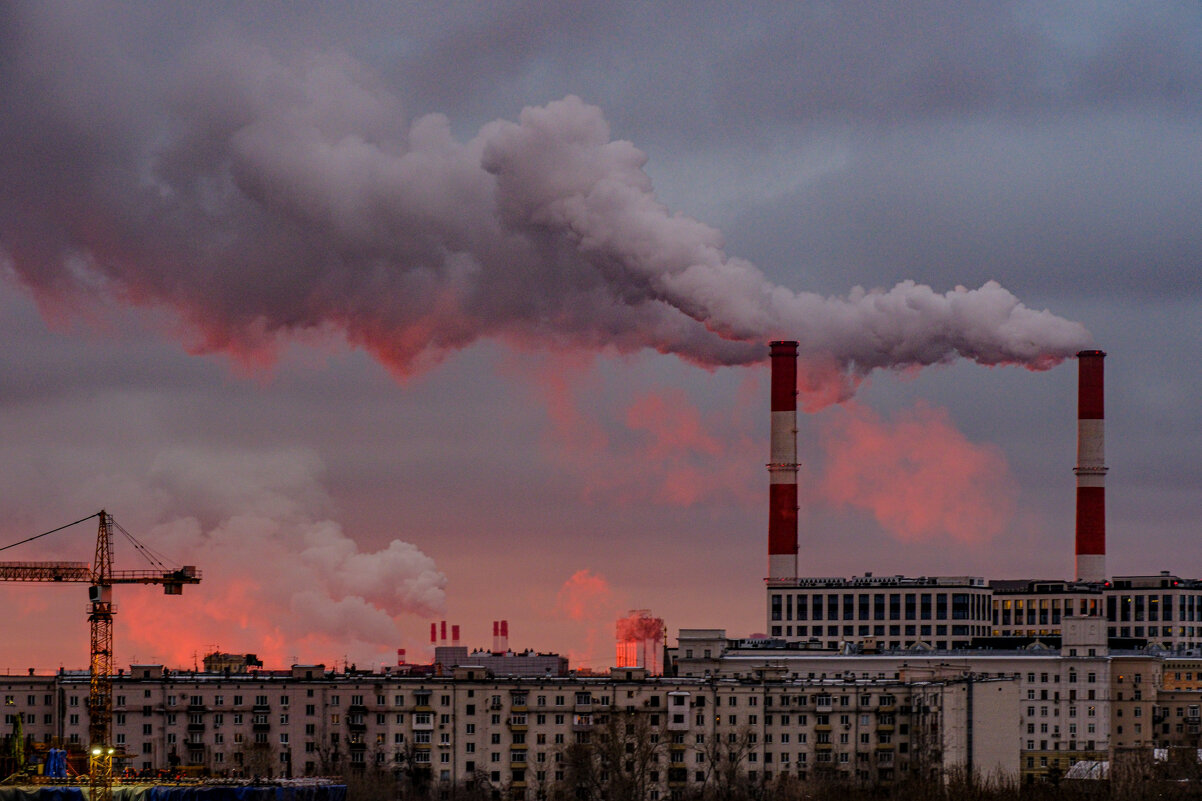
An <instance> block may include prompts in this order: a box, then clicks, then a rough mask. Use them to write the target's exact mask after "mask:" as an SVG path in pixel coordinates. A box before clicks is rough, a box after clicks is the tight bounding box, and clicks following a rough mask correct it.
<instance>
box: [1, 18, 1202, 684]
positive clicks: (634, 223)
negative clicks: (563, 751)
mask: <svg viewBox="0 0 1202 801" xmlns="http://www.w3.org/2000/svg"><path fill="white" fill-rule="evenodd" d="M0 108H2V109H3V110H4V112H3V114H0V342H2V343H3V345H2V346H0V457H2V458H3V462H4V464H5V469H4V470H2V471H0V508H3V509H4V514H3V515H2V516H0V546H2V545H6V544H8V543H13V542H16V541H18V540H21V539H24V538H26V537H29V536H32V535H35V534H38V533H41V532H43V531H47V530H49V529H52V528H55V527H57V526H59V525H62V524H63V523H67V522H70V521H72V520H76V519H79V518H81V517H84V516H85V515H87V514H91V513H94V512H96V511H98V510H99V509H102V508H103V509H106V510H107V511H108V512H110V513H111V514H113V515H114V517H115V519H116V521H117V522H118V523H119V524H120V525H121V526H122V528H124V529H125V530H127V531H128V532H130V533H131V534H133V535H134V536H135V537H136V538H137V539H138V540H139V541H141V542H143V543H145V544H146V545H148V546H149V547H151V548H152V549H154V550H155V551H156V552H158V553H160V554H162V555H164V556H165V557H167V558H168V559H169V560H170V561H172V562H173V563H177V564H194V565H196V566H197V567H199V568H200V569H201V571H202V572H203V575H204V579H203V581H202V583H201V584H199V585H197V586H190V587H186V588H185V591H184V594H183V596H181V597H165V596H163V595H162V594H161V593H159V592H158V591H157V590H156V589H155V588H153V587H132V586H131V587H118V588H117V590H116V593H115V594H116V601H117V604H118V614H117V624H116V629H115V636H116V645H115V648H116V657H115V659H116V664H118V665H124V664H129V663H132V662H166V663H168V664H173V665H177V666H182V667H190V666H192V665H193V664H195V663H196V662H197V661H198V660H199V658H200V657H202V656H203V654H204V653H207V652H209V651H212V650H215V649H220V650H223V651H231V652H250V653H257V654H259V655H260V656H262V657H263V658H264V659H265V661H267V663H268V665H269V666H286V665H288V664H291V663H293V662H297V661H300V662H323V663H325V664H338V665H342V664H344V663H353V664H355V665H356V666H358V667H378V666H381V665H385V664H392V663H393V662H395V659H396V649H397V648H405V649H406V650H407V653H408V656H409V658H410V659H412V660H415V661H418V660H421V659H424V658H427V657H428V656H429V655H430V652H429V624H430V622H431V621H435V620H447V621H449V622H450V623H454V624H458V625H460V626H461V629H462V633H463V640H464V644H466V645H469V646H473V647H489V646H490V645H491V633H492V632H491V623H492V621H493V620H499V619H506V620H508V621H509V630H510V644H511V646H513V647H515V648H527V647H529V648H534V649H537V650H540V651H555V652H559V653H563V654H566V655H568V656H569V657H570V658H571V659H572V660H573V663H574V664H576V665H580V666H586V667H593V668H598V669H604V668H605V667H607V666H609V665H610V664H612V662H613V656H614V625H615V621H616V620H617V619H618V618H619V617H621V616H622V615H624V614H626V612H627V611H628V610H632V609H646V610H650V613H651V614H652V615H654V616H657V617H662V618H663V619H664V620H665V623H666V625H667V627H668V630H669V632H670V634H671V636H672V637H674V636H675V632H676V631H677V630H678V629H680V628H695V627H705V628H725V629H727V631H728V632H729V633H730V634H731V635H732V636H746V635H748V634H752V633H755V632H759V631H762V630H763V628H764V592H763V576H764V574H765V571H766V561H767V560H766V545H767V472H766V470H765V469H764V463H765V462H766V461H767V459H768V374H767V369H766V365H765V358H764V357H765V355H766V348H765V343H766V342H767V341H768V340H769V339H772V338H784V339H797V340H799V341H800V343H801V354H802V364H801V374H802V386H801V387H800V393H801V394H800V402H801V405H802V406H803V407H804V409H805V411H804V413H802V414H800V415H799V423H798V429H799V431H798V447H799V454H800V461H801V467H800V471H799V477H800V483H801V490H800V502H801V511H800V536H799V541H800V556H799V561H800V565H801V572H802V573H803V574H804V575H816V576H842V575H853V574H863V573H864V572H867V571H870V572H873V573H874V574H876V575H882V574H886V575H887V574H895V573H904V574H909V575H976V576H986V577H990V578H1018V577H1041V578H1064V577H1071V573H1072V542H1073V532H1072V525H1073V502H1074V501H1073V499H1074V491H1073V487H1074V479H1073V475H1072V469H1071V468H1072V466H1073V462H1074V459H1075V447H1076V443H1075V437H1076V426H1075V421H1074V417H1075V413H1076V404H1075V400H1076V397H1075V393H1076V371H1075V363H1074V362H1073V360H1072V358H1071V356H1072V355H1073V354H1074V353H1075V352H1076V351H1077V350H1079V349H1082V348H1101V349H1103V350H1105V351H1107V353H1108V354H1109V355H1108V357H1107V360H1106V364H1107V368H1108V369H1107V401H1106V403H1107V409H1106V412H1107V421H1108V422H1107V435H1108V436H1107V451H1108V453H1107V462H1108V464H1109V466H1110V473H1109V475H1108V478H1107V486H1108V488H1109V492H1108V531H1109V537H1108V539H1109V543H1108V546H1109V547H1108V551H1109V565H1108V566H1109V569H1110V572H1111V573H1112V574H1117V575H1122V574H1136V573H1146V572H1155V571H1159V570H1165V569H1170V570H1173V571H1176V572H1177V573H1178V574H1179V575H1185V576H1191V577H1198V576H1202V552H1199V549H1198V548H1197V546H1196V543H1197V537H1198V533H1199V532H1198V528H1197V526H1198V523H1197V521H1198V520H1199V519H1200V518H1202V514H1200V512H1202V481H1200V479H1202V469H1200V464H1199V460H1198V458H1197V454H1198V453H1199V450H1200V449H1202V420H1200V419H1199V417H1200V413H1199V407H1198V405H1197V403H1196V399H1197V398H1198V397H1199V396H1200V395H1202V379H1200V378H1199V373H1198V370H1197V369H1196V365H1197V364H1199V363H1202V336H1200V334H1202V281H1199V280H1198V277H1199V274H1200V273H1202V269H1200V268H1202V234H1200V233H1199V232H1202V166H1200V165H1202V15H1199V13H1198V9H1197V6H1196V4H1193V3H1186V2H1180V3H1170V2H1166V3H1149V4H1139V5H1132V4H1128V3H1118V2H1116V3H1105V2H1102V3H1071V2H1063V3H1062V2H1053V3H1046V2H1039V3H1035V2H1031V3H1022V2H997V3H990V4H970V3H956V2H889V3H870V2H863V3H859V2H856V3H823V2H815V3H804V4H803V3H786V2H753V3H747V4H740V5H739V6H738V7H737V8H736V7H735V6H734V5H732V4H725V3H707V2H688V3H671V2H667V3H661V4H647V3H629V2H624V1H623V0H616V2H611V3H606V4H596V3H571V2H561V3H553V2H517V1H516V0H512V1H510V2H496V3H490V4H480V3H460V2H447V3H440V4H394V3H384V2H379V3H375V2H369V1H368V0H364V2H357V3H349V4H337V5H330V4H310V3H286V4H285V3H258V4H243V3H220V2H214V3H207V4H195V3H184V2H158V3H124V4H105V3H56V4H39V3H22V2H17V3H8V4H5V5H4V7H3V8H2V9H0ZM94 538H95V523H94V521H89V522H88V523H86V524H81V525H80V526H76V527H74V528H72V529H69V530H68V531H65V532H61V533H58V534H55V535H52V536H49V537H45V538H42V539H39V540H37V541H36V542H33V543H30V544H28V545H22V546H20V547H19V548H12V549H9V550H6V551H4V553H3V557H4V558H6V559H11V560H19V561H38V560H41V561H48V560H63V561H89V560H90V559H91V556H92V551H93V546H94ZM115 549H116V557H115V566H116V567H117V568H118V569H135V568H140V567H143V566H144V565H143V564H142V563H141V562H140V561H139V560H140V557H139V556H138V554H137V553H136V552H135V550H134V548H133V547H132V546H131V544H130V543H129V542H128V541H126V540H125V539H124V537H118V539H117V541H116V545H115ZM85 598H86V596H85V595H84V588H83V587H82V586H78V587H77V586H74V585H69V586H53V587H51V586H45V585H17V584H12V585H7V586H4V587H3V588H0V601H2V602H3V603H4V604H5V605H6V606H7V607H8V608H9V609H12V610H16V613H15V614H6V615H3V616H0V643H3V645H0V668H6V669H8V670H12V671H24V670H26V669H27V668H30V667H34V668H37V669H39V670H51V669H57V668H58V667H67V668H69V669H70V668H84V667H86V665H87V659H88V654H87V648H88V646H87V641H88V632H87V622H86V619H85Z"/></svg>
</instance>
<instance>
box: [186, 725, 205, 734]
mask: <svg viewBox="0 0 1202 801" xmlns="http://www.w3.org/2000/svg"><path fill="white" fill-rule="evenodd" d="M204 730H205V725H204V724H203V723H189V724H188V731H190V732H193V731H197V732H203V731H204Z"/></svg>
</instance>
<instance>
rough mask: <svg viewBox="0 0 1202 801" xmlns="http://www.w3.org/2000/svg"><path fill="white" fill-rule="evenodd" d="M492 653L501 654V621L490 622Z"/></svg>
mask: <svg viewBox="0 0 1202 801" xmlns="http://www.w3.org/2000/svg"><path fill="white" fill-rule="evenodd" d="M492 652H493V653H494V654H499V653H501V621H499V620H494V621H493V622H492Z"/></svg>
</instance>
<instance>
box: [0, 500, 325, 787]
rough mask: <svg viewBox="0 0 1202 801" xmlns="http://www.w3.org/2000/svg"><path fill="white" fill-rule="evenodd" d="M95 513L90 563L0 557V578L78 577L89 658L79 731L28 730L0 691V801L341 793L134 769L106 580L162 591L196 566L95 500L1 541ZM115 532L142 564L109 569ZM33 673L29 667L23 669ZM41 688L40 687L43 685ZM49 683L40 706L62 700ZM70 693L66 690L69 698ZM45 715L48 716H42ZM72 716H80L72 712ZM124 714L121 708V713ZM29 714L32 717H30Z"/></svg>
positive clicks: (180, 584)
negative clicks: (84, 599) (83, 728)
mask: <svg viewBox="0 0 1202 801" xmlns="http://www.w3.org/2000/svg"><path fill="white" fill-rule="evenodd" d="M92 520H96V521H97V533H96V548H95V555H94V557H93V561H92V563H91V564H89V563H87V562H0V581H10V582H33V583H41V582H49V583H64V582H66V583H78V584H87V585H88V605H87V608H86V611H87V619H88V623H89V632H90V638H89V654H90V662H89V669H88V673H87V687H88V689H87V698H86V707H85V708H86V710H87V726H88V729H87V740H86V742H84V741H81V740H80V738H79V737H78V735H76V734H73V735H70V736H66V735H65V733H61V734H59V735H58V736H53V735H48V736H43V737H42V738H40V739H39V738H34V737H32V736H29V735H27V734H26V732H25V723H26V715H27V714H31V713H27V712H24V711H17V710H16V708H15V707H16V702H15V699H14V696H12V695H8V696H6V697H5V705H6V712H7V714H6V716H5V717H6V718H7V721H6V722H7V723H8V724H9V725H10V726H11V729H10V731H9V732H8V733H6V735H5V737H4V742H3V748H2V749H0V751H2V756H0V774H2V775H3V776H5V777H7V778H6V779H4V781H3V783H2V784H0V801H18V800H19V799H44V798H46V799H48V798H54V799H62V801H73V800H74V799H76V798H78V799H83V798H86V799H88V801H113V799H117V800H118V801H126V800H127V799H128V800H130V801H132V799H139V801H142V800H145V801H158V800H159V799H167V798H171V799H173V801H189V799H192V798H196V797H201V796H203V797H204V798H206V799H210V800H211V801H224V800H225V799H227V798H228V799H238V801H254V800H255V799H267V798H272V799H280V800H281V801H285V800H286V801H293V800H295V801H342V799H344V798H345V797H346V788H345V786H344V785H340V784H336V783H334V782H332V781H327V780H320V779H301V780H293V779H290V778H285V779H282V780H272V781H270V782H264V781H263V779H262V777H260V776H257V775H256V776H251V777H250V778H247V777H246V776H241V777H238V776H235V777H233V778H232V779H231V778H230V777H228V776H226V777H221V778H219V779H214V778H212V777H210V776H208V775H203V774H207V771H205V772H202V771H199V770H195V769H191V770H189V769H187V768H185V767H183V766H181V765H180V761H179V759H178V758H176V759H174V760H170V761H169V763H168V767H166V768H160V769H157V770H142V771H135V770H134V769H133V768H132V767H129V760H130V759H131V757H132V754H129V753H127V752H126V751H125V749H124V748H123V747H122V744H121V743H119V742H117V740H116V739H115V738H114V737H113V731H112V729H113V678H114V675H120V674H123V673H124V671H123V670H119V671H114V665H113V616H114V615H115V614H116V612H117V605H116V603H114V601H113V587H114V586H115V585H118V584H156V585H159V586H161V587H162V588H163V593H164V594H165V595H180V594H182V592H183V588H184V585H185V584H198V583H200V580H201V572H200V571H199V570H198V569H197V568H196V567H194V566H192V565H185V566H183V567H171V566H169V565H167V564H166V563H165V562H164V560H163V559H162V557H160V556H159V555H157V554H156V553H155V552H154V551H153V550H152V549H150V548H148V547H147V546H146V545H144V544H143V543H141V542H140V541H138V540H137V539H136V538H135V537H134V536H133V535H132V534H130V533H129V532H128V531H126V530H125V529H124V528H122V527H121V526H120V525H118V524H117V523H116V522H115V521H114V520H113V517H112V515H110V514H108V513H107V512H105V511H104V510H103V509H102V510H101V511H99V512H97V513H96V514H93V515H89V516H88V517H85V518H82V519H80V520H76V521H75V522H73V523H68V524H66V525H64V526H60V527H58V528H55V529H52V530H50V531H46V532H43V533H42V534H38V535H35V536H33V537H29V538H26V539H24V540H21V541H20V542H16V543H13V544H11V545H8V546H4V548H0V550H8V549H9V548H13V547H16V546H18V545H23V544H25V543H27V542H31V541H33V540H36V539H40V538H42V537H46V536H49V535H51V534H55V533H58V532H60V531H63V530H65V529H68V528H71V527H73V526H77V525H80V524H83V523H87V522H89V521H92ZM114 531H116V532H119V533H120V534H122V535H123V536H124V537H125V539H126V540H128V541H129V542H130V543H131V544H132V545H133V547H134V549H135V551H136V552H137V553H138V554H139V555H140V556H142V557H143V558H144V559H145V560H146V562H147V564H148V565H149V567H145V568H140V569H136V570H114V569H113V533H114ZM30 674H31V676H32V674H33V671H32V670H31V671H30ZM42 689H46V688H42ZM57 695H60V694H56V693H53V692H49V693H45V692H44V693H42V699H41V700H42V701H43V703H44V705H45V706H47V707H54V706H55V705H57V704H59V703H61V701H60V699H59V698H57V697H56V696H57ZM25 700H26V701H27V703H36V702H37V700H38V699H37V694H33V693H26V699H25ZM77 703H78V697H77V696H74V697H72V698H71V704H72V705H76V704H77ZM44 717H48V716H44ZM75 717H78V716H77V715H76V716H75ZM123 717H124V716H123ZM30 722H31V723H32V720H31V721H30Z"/></svg>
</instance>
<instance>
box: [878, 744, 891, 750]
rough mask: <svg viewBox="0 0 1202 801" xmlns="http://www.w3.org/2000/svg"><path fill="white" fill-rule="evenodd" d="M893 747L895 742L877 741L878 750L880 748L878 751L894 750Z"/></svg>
mask: <svg viewBox="0 0 1202 801" xmlns="http://www.w3.org/2000/svg"><path fill="white" fill-rule="evenodd" d="M893 748H894V746H893V743H877V744H876V750H878V751H892V750H893Z"/></svg>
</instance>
